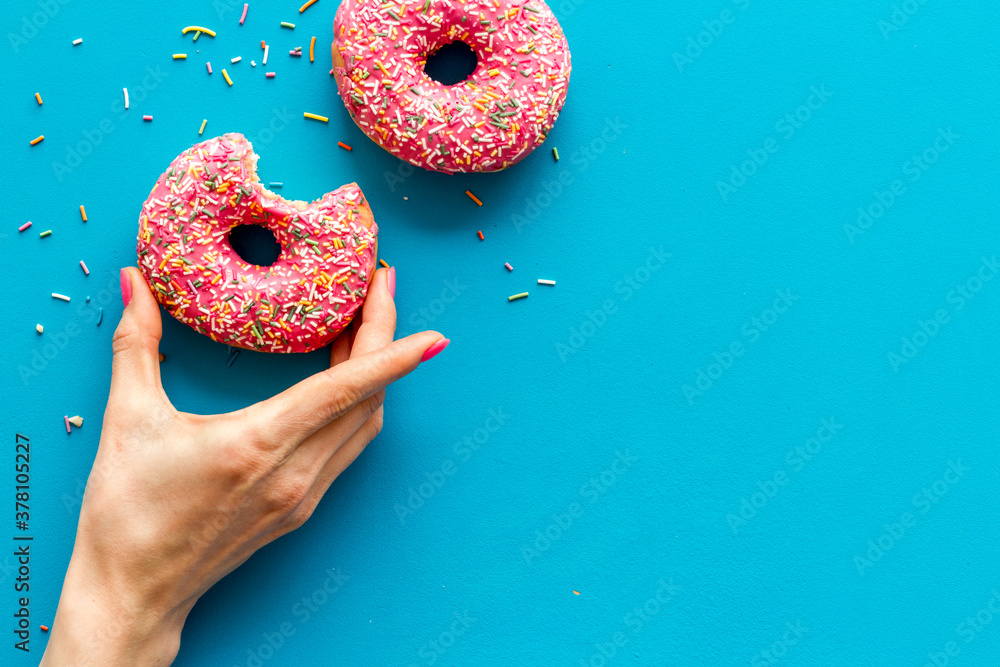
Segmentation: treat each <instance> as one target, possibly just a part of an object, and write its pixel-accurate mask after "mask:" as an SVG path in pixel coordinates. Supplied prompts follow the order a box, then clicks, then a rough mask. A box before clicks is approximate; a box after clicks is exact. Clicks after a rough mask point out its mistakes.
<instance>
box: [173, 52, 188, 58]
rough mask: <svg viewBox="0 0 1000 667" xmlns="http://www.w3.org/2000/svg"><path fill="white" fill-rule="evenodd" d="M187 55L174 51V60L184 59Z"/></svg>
mask: <svg viewBox="0 0 1000 667" xmlns="http://www.w3.org/2000/svg"><path fill="white" fill-rule="evenodd" d="M187 57H188V54H186V53H175V54H174V60H184V59H185V58H187Z"/></svg>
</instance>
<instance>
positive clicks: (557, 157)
mask: <svg viewBox="0 0 1000 667" xmlns="http://www.w3.org/2000/svg"><path fill="white" fill-rule="evenodd" d="M552 157H554V158H555V159H556V162H559V149H558V148H553V149H552ZM577 595H579V593H577Z"/></svg>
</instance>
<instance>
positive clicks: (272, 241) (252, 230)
mask: <svg viewBox="0 0 1000 667" xmlns="http://www.w3.org/2000/svg"><path fill="white" fill-rule="evenodd" d="M229 245H231V246H232V247H233V250H235V251H236V254H237V255H239V256H240V259H242V260H243V261H244V262H247V263H248V264H255V265H257V266H271V265H272V264H274V263H275V262H277V261H278V257H280V256H281V244H280V243H278V239H277V237H275V235H274V232H272V231H271V230H270V229H265V228H264V227H261V226H260V225H237V226H236V227H233V229H232V230H231V231H230V232H229Z"/></svg>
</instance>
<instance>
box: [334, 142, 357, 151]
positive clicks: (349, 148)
mask: <svg viewBox="0 0 1000 667" xmlns="http://www.w3.org/2000/svg"><path fill="white" fill-rule="evenodd" d="M337 145H338V146H340V147H341V148H343V149H344V150H347V151H353V150H354V149H353V148H351V147H350V146H348V145H347V144H345V143H344V142H343V141H338V142H337Z"/></svg>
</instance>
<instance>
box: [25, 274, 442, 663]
mask: <svg viewBox="0 0 1000 667" xmlns="http://www.w3.org/2000/svg"><path fill="white" fill-rule="evenodd" d="M394 284H395V273H394V270H392V269H390V270H389V271H386V270H379V271H377V272H376V273H375V275H374V277H373V279H372V283H371V285H370V286H369V293H368V297H367V299H366V301H365V304H364V307H363V312H362V315H361V322H360V323H357V322H355V324H354V325H353V332H354V336H353V343H352V340H351V339H352V336H351V335H350V334H351V330H348V331H345V332H344V334H343V335H341V336H340V337H339V338H338V339H337V340H336V341H335V343H334V345H333V350H332V352H331V368H330V369H329V370H326V371H323V372H322V373H317V374H316V375H314V376H312V377H310V378H308V379H306V380H303V381H302V382H300V383H299V384H297V385H295V386H293V387H291V388H290V389H288V390H287V391H285V392H283V393H281V394H279V395H278V396H275V397H274V398H271V399H269V400H266V401H263V402H261V403H258V404H256V405H253V406H250V407H248V408H245V409H243V410H239V411H237V412H232V413H229V414H222V415H212V416H201V415H193V414H186V413H182V412H178V411H177V410H175V409H174V407H173V405H171V403H170V401H169V399H168V398H167V396H166V394H165V393H164V391H163V387H162V385H161V384H160V367H159V359H158V355H159V353H158V346H159V341H160V335H161V323H160V313H159V307H158V305H157V303H156V301H155V300H154V298H153V296H152V294H151V293H150V292H149V289H148V287H147V286H146V283H145V280H144V279H143V277H142V275H141V274H140V273H139V271H138V270H137V269H134V268H130V269H123V270H122V298H123V300H124V301H125V304H126V307H125V311H124V313H123V315H122V320H121V323H120V324H119V325H118V329H117V331H115V335H114V340H113V347H114V361H113V367H112V377H111V394H110V397H109V400H108V407H107V410H106V412H105V414H104V426H103V431H102V433H101V442H100V446H99V447H98V450H97V457H96V460H95V461H94V467H93V470H92V471H91V475H90V478H89V480H88V482H87V490H86V493H85V494H84V498H83V505H82V508H81V510H80V523H79V527H78V529H77V535H76V543H75V545H74V548H73V556H72V558H71V560H70V564H69V569H68V571H67V573H66V580H65V582H64V584H63V590H62V595H61V597H60V599H59V608H58V611H57V613H56V617H55V620H54V622H53V623H52V634H51V637H50V639H49V643H48V647H47V649H46V651H45V655H44V656H43V658H42V665H44V666H49V665H52V666H61V665H74V666H76V665H89V664H93V665H100V666H101V667H115V666H118V665H168V664H170V663H171V662H172V661H173V659H174V657H175V656H176V654H177V650H178V648H179V646H180V633H181V628H182V626H183V625H184V620H185V619H186V618H187V615H188V613H189V612H190V610H191V608H192V607H193V606H194V604H195V602H196V601H197V600H198V598H199V597H200V596H201V595H202V594H203V593H204V592H205V591H207V590H208V589H209V588H210V587H211V586H212V585H213V584H214V583H215V582H217V581H218V580H219V579H221V578H222V577H224V576H225V575H226V574H228V573H229V572H231V571H232V570H234V569H235V568H236V567H238V566H239V565H240V564H242V563H243V562H244V561H246V560H247V559H248V558H249V557H250V556H251V555H252V554H253V553H254V552H255V551H257V549H259V548H261V547H262V546H264V545H265V544H267V543H268V542H271V541H272V540H274V539H276V538H278V537H280V536H281V535H284V534H285V533H288V532H290V531H292V530H295V529H296V528H298V527H299V526H301V525H302V524H303V522H305V521H306V519H308V518H309V516H310V515H311V514H312V512H313V510H314V509H315V508H316V505H317V503H318V502H319V501H320V499H321V498H322V497H323V494H324V493H325V492H326V490H327V489H328V488H329V487H330V484H331V483H332V482H333V480H335V479H336V478H337V476H338V475H339V474H340V473H341V472H342V471H343V470H344V469H345V468H346V467H347V466H348V465H350V464H351V462H352V461H354V459H355V458H356V457H357V456H358V454H360V453H361V451H362V450H363V449H364V448H365V445H367V444H368V443H369V442H370V441H371V440H372V438H374V437H375V436H376V435H377V434H378V432H379V430H380V429H381V427H382V400H383V397H384V395H385V387H386V385H388V384H390V383H392V382H394V381H395V380H398V379H399V378H401V377H403V376H404V375H406V374H408V373H410V372H411V371H413V370H414V369H415V368H416V367H417V366H418V365H419V364H420V362H421V361H424V360H426V359H429V358H430V357H432V356H434V354H437V352H440V351H441V350H443V349H444V347H445V346H447V344H448V341H447V339H444V338H443V337H442V336H441V334H439V333H436V332H432V331H425V332H423V333H419V334H414V335H412V336H409V337H407V338H404V339H402V340H398V341H396V342H393V340H392V337H393V334H394V332H395V329H396V308H395V305H394V304H393V292H394V291H395V290H394V288H395V285H394Z"/></svg>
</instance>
